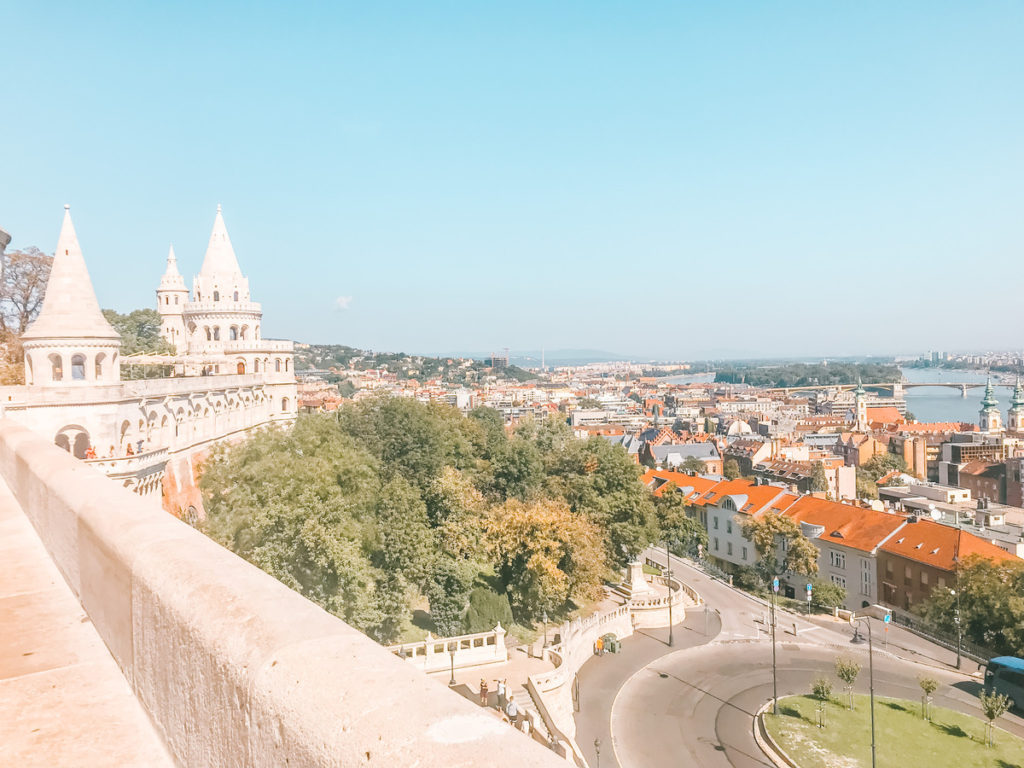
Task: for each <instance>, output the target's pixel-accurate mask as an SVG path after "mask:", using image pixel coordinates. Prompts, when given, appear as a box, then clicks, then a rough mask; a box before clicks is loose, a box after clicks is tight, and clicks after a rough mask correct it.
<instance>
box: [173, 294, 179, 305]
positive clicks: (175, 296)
mask: <svg viewBox="0 0 1024 768" xmlns="http://www.w3.org/2000/svg"><path fill="white" fill-rule="evenodd" d="M174 303H175V304H177V303H178V295H177V294H175V295H174Z"/></svg>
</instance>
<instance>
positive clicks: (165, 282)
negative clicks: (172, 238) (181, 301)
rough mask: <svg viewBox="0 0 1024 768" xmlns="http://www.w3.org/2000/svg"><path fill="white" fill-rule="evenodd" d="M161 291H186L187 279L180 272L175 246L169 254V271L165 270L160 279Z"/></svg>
mask: <svg viewBox="0 0 1024 768" xmlns="http://www.w3.org/2000/svg"><path fill="white" fill-rule="evenodd" d="M158 290H161V291H184V290H185V278H184V277H182V276H181V272H179V271H178V259H177V258H176V257H175V255H174V246H173V245H172V246H171V250H170V251H169V252H168V254H167V269H165V270H164V276H163V277H161V278H160V288H159V289H158Z"/></svg>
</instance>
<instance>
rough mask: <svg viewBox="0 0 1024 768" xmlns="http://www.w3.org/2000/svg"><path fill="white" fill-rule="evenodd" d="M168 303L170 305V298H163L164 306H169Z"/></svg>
mask: <svg viewBox="0 0 1024 768" xmlns="http://www.w3.org/2000/svg"><path fill="white" fill-rule="evenodd" d="M170 303H171V297H170V296H164V304H165V305H166V304H170Z"/></svg>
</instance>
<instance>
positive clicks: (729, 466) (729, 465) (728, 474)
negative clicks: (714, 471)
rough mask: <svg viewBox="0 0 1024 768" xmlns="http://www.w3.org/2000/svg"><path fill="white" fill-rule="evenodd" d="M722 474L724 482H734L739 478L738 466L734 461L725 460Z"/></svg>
mask: <svg viewBox="0 0 1024 768" xmlns="http://www.w3.org/2000/svg"><path fill="white" fill-rule="evenodd" d="M722 474H723V475H725V479H726V480H735V479H736V478H737V477H739V476H740V464H739V462H738V461H736V459H726V460H725V464H723V465H722Z"/></svg>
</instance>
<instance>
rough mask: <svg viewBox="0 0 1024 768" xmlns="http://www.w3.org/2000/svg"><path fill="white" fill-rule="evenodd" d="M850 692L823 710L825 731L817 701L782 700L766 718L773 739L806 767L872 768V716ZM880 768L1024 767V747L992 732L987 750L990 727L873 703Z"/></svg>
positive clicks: (907, 704)
mask: <svg viewBox="0 0 1024 768" xmlns="http://www.w3.org/2000/svg"><path fill="white" fill-rule="evenodd" d="M853 701H854V711H852V712H851V711H850V710H849V709H847V708H846V703H845V702H846V694H845V692H843V693H841V694H839V695H837V696H836V698H834V699H833V700H832V701H831V702H830V703H829V704H828V705H826V710H827V712H826V727H825V728H818V726H817V722H818V716H817V707H818V701H817V699H814V698H812V697H810V696H789V697H787V698H784V699H779V714H778V715H777V716H775V715H772V714H771V713H770V712H769V713H767V714H766V715H765V725H766V726H767V728H768V732H769V733H771V735H772V738H773V739H775V741H776V743H778V745H779V746H780V747H782V748H783V749H784V750H786V752H787V754H789V756H790V757H791V758H793V760H795V761H796V762H797V763H798V764H799V765H800V766H801V768H860V767H861V766H863V768H868V766H870V765H871V714H870V703H869V699H868V697H867V696H854V697H853ZM875 718H876V719H875V732H876V742H877V746H878V765H879V766H899V767H900V768H910V766H926V767H927V768H1024V741H1021V740H1020V739H1018V738H1016V737H1014V736H1012V735H1010V734H1009V733H1007V732H1005V731H1000V730H998V722H999V721H998V720H997V721H996V723H997V730H996V732H995V746H994V747H991V748H990V747H987V746H985V723H984V721H982V720H978V719H975V718H973V717H969V716H968V715H962V714H960V713H959V712H953V711H951V710H948V709H941V708H940V707H936V706H934V705H933V706H932V721H931V722H930V723H929V722H926V721H925V720H922V719H921V703H920V702H919V701H918V702H913V701H906V700H904V699H885V698H881V697H876V698H875Z"/></svg>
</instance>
